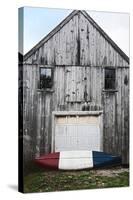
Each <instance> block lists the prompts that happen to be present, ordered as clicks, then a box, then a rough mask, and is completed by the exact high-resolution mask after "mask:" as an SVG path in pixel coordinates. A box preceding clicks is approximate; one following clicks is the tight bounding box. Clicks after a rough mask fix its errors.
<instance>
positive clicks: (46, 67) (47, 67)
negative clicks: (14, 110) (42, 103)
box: [39, 66, 53, 90]
mask: <svg viewBox="0 0 133 200" xmlns="http://www.w3.org/2000/svg"><path fill="white" fill-rule="evenodd" d="M41 69H51V82H52V83H51V87H45V88H42V87H41ZM52 88H53V67H51V66H40V67H39V89H40V90H51V89H52Z"/></svg>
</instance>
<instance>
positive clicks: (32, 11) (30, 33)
mask: <svg viewBox="0 0 133 200" xmlns="http://www.w3.org/2000/svg"><path fill="white" fill-rule="evenodd" d="M71 12H72V10H67V9H52V8H35V7H24V47H23V48H24V49H23V53H24V54H25V53H27V52H28V51H29V50H30V49H31V48H32V47H33V46H34V45H36V44H37V43H38V42H39V41H40V40H41V39H42V38H43V37H45V36H46V35H47V34H48V33H49V32H50V31H51V30H52V29H54V28H55V27H56V26H57V25H58V24H59V23H60V22H61V21H62V20H63V19H64V18H65V17H67V16H68V15H69V14H70V13H71ZM87 12H88V14H89V15H90V16H91V17H92V18H93V19H94V20H95V22H97V23H98V25H99V26H100V27H101V28H102V29H103V30H104V31H105V32H106V33H107V34H108V35H109V36H110V37H111V39H112V40H113V41H114V42H115V43H116V44H117V45H118V46H119V47H120V48H121V49H122V50H123V51H124V52H125V53H126V54H127V55H128V56H129V14H127V13H113V12H96V11H87ZM20 19H21V20H20V24H21V21H22V17H20ZM20 29H21V28H20ZM20 51H21V50H20Z"/></svg>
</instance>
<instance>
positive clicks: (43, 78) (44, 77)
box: [40, 68, 52, 89]
mask: <svg viewBox="0 0 133 200" xmlns="http://www.w3.org/2000/svg"><path fill="white" fill-rule="evenodd" d="M51 87H52V69H50V68H40V88H41V89H46V88H51Z"/></svg>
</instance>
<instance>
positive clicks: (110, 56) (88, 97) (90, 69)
mask: <svg viewBox="0 0 133 200" xmlns="http://www.w3.org/2000/svg"><path fill="white" fill-rule="evenodd" d="M47 66H49V67H52V68H53V71H54V72H53V73H54V76H53V87H52V88H51V89H49V90H40V89H39V79H40V77H39V68H40V67H47ZM104 67H114V68H115V69H116V91H115V92H106V91H104V90H103V89H104ZM23 99H24V101H23V122H24V124H23V133H24V145H25V151H24V155H25V157H27V155H30V156H29V157H30V159H32V158H33V157H35V156H39V155H40V154H42V153H48V152H50V151H51V132H52V111H62V110H63V111H65V110H66V111H71V110H74V111H81V110H83V105H84V103H85V102H87V103H88V107H87V108H88V110H98V109H102V110H103V136H104V137H103V147H104V149H103V150H104V151H106V152H109V153H114V154H118V155H122V159H123V163H125V164H126V163H128V162H129V161H128V159H129V152H128V151H129V147H128V146H129V64H128V62H127V61H126V60H125V59H124V58H123V57H122V56H121V55H120V54H119V53H118V52H117V51H116V50H115V49H114V48H113V47H112V45H111V44H110V43H109V42H108V41H107V40H106V38H105V37H103V35H102V34H101V33H100V32H99V31H98V30H97V29H96V27H94V26H93V24H92V23H90V22H89V21H88V20H87V18H86V17H85V16H84V15H82V13H78V14H76V15H74V16H73V18H72V19H70V21H69V22H68V23H67V24H65V25H64V26H63V27H62V28H61V29H60V30H59V31H58V32H57V33H56V34H54V35H53V36H52V37H51V38H50V39H49V40H47V41H46V42H45V43H44V44H42V45H41V46H40V48H39V49H36V51H35V52H34V53H33V54H32V55H31V56H30V57H29V58H28V59H27V60H25V64H24V66H23Z"/></svg>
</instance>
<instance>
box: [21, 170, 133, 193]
mask: <svg viewBox="0 0 133 200" xmlns="http://www.w3.org/2000/svg"><path fill="white" fill-rule="evenodd" d="M96 172H97V170H81V171H54V170H51V171H48V170H42V169H38V170H35V171H33V172H32V173H31V174H29V175H26V176H25V177H24V191H25V192H26V193H30V192H51V191H66V190H78V189H94V188H109V187H125V186H129V172H127V171H125V172H121V173H118V174H115V175H113V176H104V175H98V173H96Z"/></svg>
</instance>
